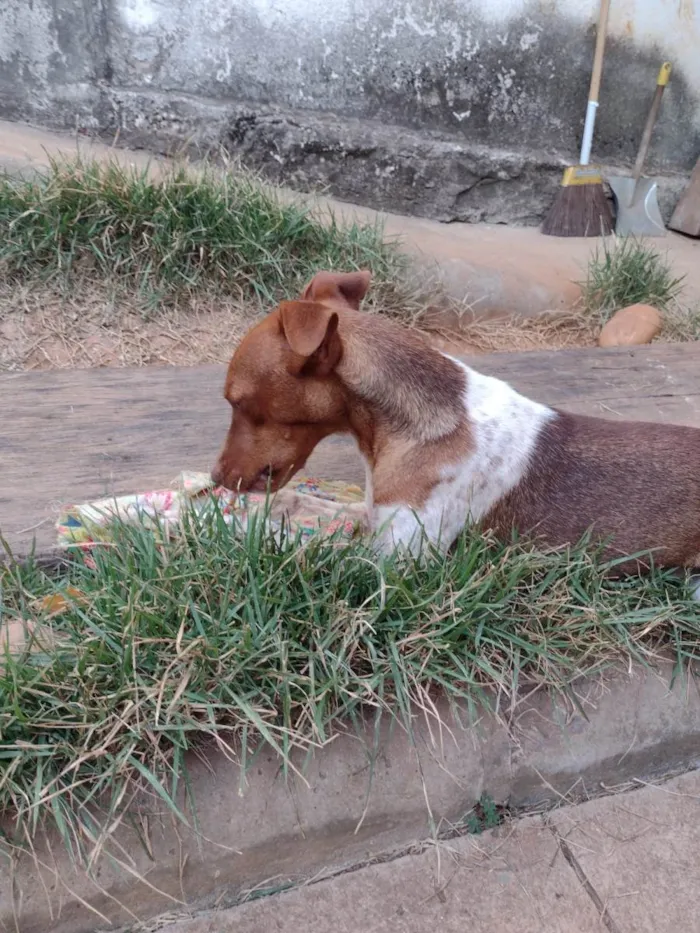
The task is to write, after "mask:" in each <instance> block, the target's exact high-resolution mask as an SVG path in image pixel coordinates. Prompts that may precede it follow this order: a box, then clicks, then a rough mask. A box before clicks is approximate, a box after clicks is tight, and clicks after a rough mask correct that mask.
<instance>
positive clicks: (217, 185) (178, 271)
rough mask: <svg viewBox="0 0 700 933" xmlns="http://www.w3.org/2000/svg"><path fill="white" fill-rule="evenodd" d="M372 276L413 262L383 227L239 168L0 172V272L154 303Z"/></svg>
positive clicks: (64, 165) (272, 292)
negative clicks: (326, 274) (82, 280)
mask: <svg viewBox="0 0 700 933" xmlns="http://www.w3.org/2000/svg"><path fill="white" fill-rule="evenodd" d="M336 268H337V269H343V270H348V269H352V268H370V269H372V271H373V272H374V274H375V276H376V278H377V281H378V283H379V284H382V283H385V284H386V283H394V285H397V283H398V282H399V280H400V278H401V272H402V270H403V269H404V268H405V262H404V259H403V257H402V256H401V254H400V252H399V251H398V250H397V248H396V247H395V245H392V244H391V243H387V242H386V241H385V239H384V236H383V231H382V229H381V227H379V226H373V225H367V224H341V223H339V222H338V221H337V220H336V219H335V218H334V217H333V216H332V215H328V216H327V217H326V218H324V220H323V222H321V219H320V218H319V216H318V215H316V214H314V213H313V212H311V211H310V210H309V209H307V208H306V207H304V206H302V205H301V204H299V203H289V202H285V201H283V200H281V199H280V198H279V197H278V196H277V194H276V193H275V191H274V190H273V189H272V188H270V187H269V186H264V185H263V184H261V183H260V182H259V181H258V180H257V179H256V178H255V177H253V176H251V175H250V174H248V173H246V172H244V171H242V170H239V169H235V170H234V169H231V170H229V171H226V172H219V171H215V170H214V169H198V170H196V171H195V170H194V169H191V168H186V167H182V166H180V167H177V166H176V167H174V168H172V169H166V170H164V172H163V173H161V174H159V175H154V174H153V173H149V171H148V170H147V169H143V170H138V169H134V168H129V167H125V166H123V165H121V164H119V163H118V162H116V161H108V162H99V161H85V160H82V159H77V160H53V161H52V162H51V163H50V166H49V168H48V169H47V170H46V172H45V173H43V174H41V175H39V176H36V177H17V176H12V175H10V174H4V175H0V270H2V271H3V274H4V275H6V276H8V277H10V278H14V279H19V280H26V279H28V278H32V277H36V276H37V275H40V276H44V277H46V278H48V279H53V280H55V279H59V280H60V281H61V282H67V283H70V282H71V281H75V280H76V277H79V276H82V275H88V276H90V275H92V276H94V277H97V278H99V279H100V280H108V281H109V282H110V283H111V284H112V285H117V286H122V287H124V288H129V289H131V290H133V289H134V288H136V289H138V290H139V291H140V292H141V293H142V294H143V295H144V296H146V297H147V298H149V299H150V300H151V301H152V302H154V303H155V302H157V301H164V300H171V299H175V298H177V296H179V295H182V294H183V293H188V292H190V291H192V290H196V289H202V288H207V289H210V290H212V289H213V290H215V291H218V292H221V293H225V294H232V295H234V296H240V297H241V298H242V299H245V300H259V301H262V302H265V303H266V304H269V303H271V302H273V301H275V300H278V299H279V298H280V297H283V296H287V297H288V296H289V295H292V294H298V293H299V291H300V289H301V287H302V286H303V285H304V284H305V283H306V282H307V281H308V280H309V279H310V278H311V277H312V275H313V274H314V273H315V272H316V271H318V270H319V269H336Z"/></svg>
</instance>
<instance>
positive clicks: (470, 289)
mask: <svg viewBox="0 0 700 933" xmlns="http://www.w3.org/2000/svg"><path fill="white" fill-rule="evenodd" d="M76 150H80V151H81V152H82V153H83V154H85V155H89V156H95V157H97V158H116V159H119V161H121V162H122V163H124V164H134V165H137V166H139V167H144V166H147V165H149V164H150V165H153V158H154V157H153V156H152V155H149V154H148V153H145V152H132V151H129V150H124V149H114V148H111V147H109V146H107V145H105V144H104V143H101V142H96V141H93V140H91V139H89V138H88V137H84V136H78V137H70V136H66V135H61V134H58V133H50V132H48V131H46V130H39V129H35V128H34V127H29V126H25V125H24V124H18V123H7V122H4V121H0V167H2V166H4V167H5V168H7V169H9V170H10V171H20V170H24V169H26V168H32V167H33V168H41V167H42V166H45V165H46V164H48V159H49V157H50V156H51V155H57V154H59V153H68V154H74V153H75V152H76ZM155 169H156V170H157V166H155ZM318 200H319V203H320V204H321V206H322V207H331V208H333V210H334V211H335V212H336V213H339V214H340V215H342V216H345V217H348V218H350V217H357V218H359V219H361V220H367V221H370V222H375V221H377V220H378V219H380V220H382V221H383V222H384V224H385V229H386V231H387V233H388V234H389V235H392V236H397V237H400V238H401V239H402V240H403V242H404V245H405V248H406V249H408V250H409V251H413V252H414V253H416V254H418V255H420V256H421V257H422V259H423V261H424V263H425V264H427V265H428V266H432V267H434V268H435V274H436V275H438V274H439V276H440V277H441V278H442V279H443V281H444V282H445V284H446V285H447V287H448V289H449V290H450V291H451V292H452V293H453V294H454V295H455V296H457V297H458V298H459V299H460V300H462V299H466V300H468V301H469V302H470V303H472V304H473V307H474V308H475V309H476V310H477V311H480V312H483V313H485V314H487V313H490V312H500V313H502V312H504V311H505V312H507V313H522V314H533V313H538V312H540V311H543V310H549V309H559V308H565V307H568V306H570V305H571V304H572V302H573V301H575V300H576V298H577V297H578V295H579V293H580V290H579V288H578V286H577V285H575V284H574V283H576V282H580V281H581V280H582V279H583V278H585V271H586V266H587V263H588V260H589V258H590V256H591V253H592V252H593V251H594V250H595V249H596V248H597V246H598V244H597V241H596V240H595V239H571V238H558V237H545V236H542V234H541V233H540V232H539V230H537V229H536V228H532V227H529V228H516V227H506V226H498V225H488V224H459V223H452V224H440V223H437V222H435V221H432V220H423V219H421V218H418V217H401V216H399V215H396V214H382V215H379V214H377V212H376V211H372V210H370V209H368V208H360V207H355V206H352V205H348V204H341V203H339V202H337V201H331V200H328V199H318ZM653 242H654V243H655V244H656V245H657V246H658V247H659V248H660V249H662V250H667V251H668V254H669V257H670V259H671V262H672V265H673V268H674V270H675V272H676V274H677V275H685V276H686V277H687V278H686V293H685V300H687V301H688V303H691V304H693V303H700V241H697V240H692V239H689V238H686V237H682V236H680V235H678V234H675V233H669V234H668V236H666V237H665V238H662V239H656V240H654V241H653ZM436 263H437V264H438V265H437V266H436Z"/></svg>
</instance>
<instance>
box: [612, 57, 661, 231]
mask: <svg viewBox="0 0 700 933" xmlns="http://www.w3.org/2000/svg"><path fill="white" fill-rule="evenodd" d="M670 77H671V64H670V62H664V63H663V65H662V66H661V68H660V70H659V75H658V78H657V79H656V91H655V92H654V98H653V100H652V102H651V108H650V110H649V116H648V117H647V122H646V126H645V127H644V133H643V134H642V141H641V143H640V144H639V152H638V153H637V161H636V162H635V164H634V171H633V172H632V175H610V176H608V183H609V184H610V187H611V188H612V192H613V195H614V197H615V204H616V207H617V219H616V221H615V233H617V234H618V235H619V236H666V227H665V225H664V222H663V219H662V217H661V211H660V210H659V202H658V198H657V190H658V188H657V184H656V182H655V181H654V179H653V178H642V171H643V169H644V162H645V160H646V157H647V152H648V151H649V143H650V142H651V134H652V133H653V131H654V125H655V123H656V118H657V116H658V113H659V107H660V106H661V98H662V96H663V93H664V88H665V87H666V85H667V84H668V80H669V78H670Z"/></svg>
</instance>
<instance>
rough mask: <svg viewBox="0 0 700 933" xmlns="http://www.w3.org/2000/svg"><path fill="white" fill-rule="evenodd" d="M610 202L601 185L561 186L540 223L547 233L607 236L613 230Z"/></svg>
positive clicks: (550, 234)
mask: <svg viewBox="0 0 700 933" xmlns="http://www.w3.org/2000/svg"><path fill="white" fill-rule="evenodd" d="M613 227H614V224H613V216H612V211H611V209H610V201H609V200H608V199H607V197H606V196H605V190H604V189H603V185H602V184H601V183H600V182H598V183H596V184H585V185H582V184H577V185H565V186H562V187H561V188H560V189H559V191H558V192H557V196H556V198H555V200H554V204H553V205H552V208H551V210H550V212H549V214H548V215H547V217H546V218H545V221H544V223H543V224H542V233H544V234H545V235H546V236H607V235H608V234H610V233H612V231H613Z"/></svg>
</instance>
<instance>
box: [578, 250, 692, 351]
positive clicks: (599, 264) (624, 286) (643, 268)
mask: <svg viewBox="0 0 700 933" xmlns="http://www.w3.org/2000/svg"><path fill="white" fill-rule="evenodd" d="M683 279H684V276H675V275H674V274H673V270H672V268H671V265H670V263H669V262H668V260H667V259H666V258H665V257H664V256H662V255H661V253H660V252H659V251H658V250H657V249H656V247H655V246H653V245H651V244H649V243H645V242H644V241H642V240H637V239H635V238H634V237H621V238H614V239H613V240H611V241H610V242H608V241H607V240H602V241H601V244H600V245H599V246H598V248H597V249H596V251H595V253H594V255H593V256H592V258H591V260H590V262H589V264H588V273H587V277H586V280H585V282H583V283H581V287H582V291H583V302H584V307H585V308H586V310H587V311H588V312H589V313H593V314H595V315H597V316H598V317H599V318H600V321H601V323H604V322H605V321H607V320H608V319H609V318H610V317H611V316H612V315H613V314H614V313H615V311H618V310H619V309H620V308H625V307H627V306H628V305H633V304H649V305H653V306H654V307H655V308H657V309H658V310H659V311H660V312H661V313H662V314H664V313H665V312H667V311H670V310H671V309H672V308H674V307H675V306H676V305H677V299H678V297H679V295H680V294H681V291H682V288H683ZM679 326H680V325H679ZM686 339H687V338H686Z"/></svg>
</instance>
